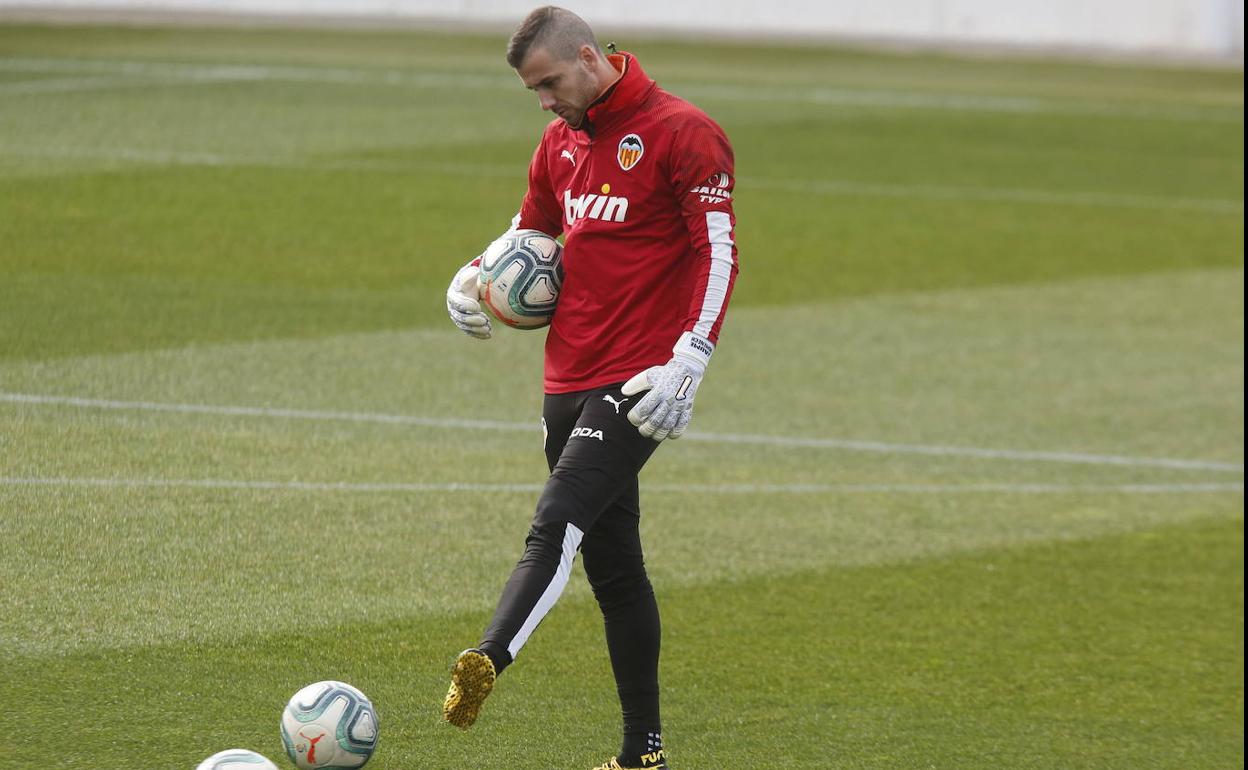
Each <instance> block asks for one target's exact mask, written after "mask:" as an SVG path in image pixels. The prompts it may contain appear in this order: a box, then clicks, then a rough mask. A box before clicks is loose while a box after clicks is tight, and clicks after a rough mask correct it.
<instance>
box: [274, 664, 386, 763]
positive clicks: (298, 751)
mask: <svg viewBox="0 0 1248 770" xmlns="http://www.w3.org/2000/svg"><path fill="white" fill-rule="evenodd" d="M377 726H378V725H377V712H376V710H375V709H374V708H373V703H372V701H370V700H369V699H368V697H367V696H366V695H364V693H362V692H360V691H359V690H357V689H355V688H354V687H352V686H351V685H349V684H346V683H345V682H333V681H327V682H317V683H316V684H310V685H308V686H307V687H305V688H303V689H302V690H300V691H299V692H297V693H295V694H294V696H293V697H292V698H291V699H290V702H289V703H287V704H286V710H285V711H284V712H282V743H284V744H286V755H287V756H289V757H290V761H292V762H294V763H295V766H296V767H298V768H299V770H347V769H348V768H355V767H363V766H364V763H365V762H367V761H368V758H369V757H371V756H372V755H373V749H375V748H376V747H377Z"/></svg>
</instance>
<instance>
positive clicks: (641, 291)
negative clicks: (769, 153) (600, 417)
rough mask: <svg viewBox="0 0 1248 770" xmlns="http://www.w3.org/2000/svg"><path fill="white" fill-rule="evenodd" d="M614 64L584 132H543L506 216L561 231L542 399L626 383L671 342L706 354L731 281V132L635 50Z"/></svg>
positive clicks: (666, 352)
mask: <svg viewBox="0 0 1248 770" xmlns="http://www.w3.org/2000/svg"><path fill="white" fill-rule="evenodd" d="M608 59H609V60H610V62H611V64H612V66H614V67H615V68H616V69H617V70H620V71H622V72H623V76H622V77H621V78H620V79H619V80H618V81H617V82H616V83H615V85H613V86H612V87H611V88H610V89H608V90H607V92H606V93H605V94H604V95H603V96H602V97H600V98H599V99H598V100H597V101H596V102H595V103H594V104H593V105H591V106H590V108H589V110H588V111H587V112H586V116H585V120H584V121H582V123H581V126H580V127H579V128H577V129H573V128H571V127H570V126H568V124H567V123H566V122H565V121H564V120H563V119H561V118H557V119H555V120H553V121H551V123H550V124H549V125H548V126H546V130H545V132H544V133H543V134H542V141H541V144H539V145H538V147H537V151H536V152H535V153H534V154H533V161H532V163H531V164H530V165H529V189H528V192H527V193H526V194H525V196H524V202H523V204H522V205H521V207H520V213H519V214H518V215H517V216H516V219H515V220H514V221H513V226H514V227H517V228H521V229H533V230H540V231H542V232H544V233H546V234H548V235H551V236H555V237H557V236H558V235H559V234H560V233H562V234H564V235H565V236H566V237H565V239H564V249H563V269H564V282H563V289H562V291H561V292H560V294H559V304H558V308H557V309H556V311H555V316H554V319H553V320H552V322H551V326H550V330H549V332H548V333H547V335H546V377H545V389H546V392H547V393H571V392H575V391H581V390H589V389H591V388H596V387H601V386H603V385H608V384H611V383H615V382H621V381H623V380H627V379H628V378H630V377H632V376H633V375H634V374H637V373H638V372H640V371H642V370H643V369H646V368H649V367H651V366H656V365H662V364H665V363H667V362H668V360H669V359H671V357H672V347H673V345H675V344H676V342H677V340H681V344H682V348H684V349H686V350H690V348H692V352H693V353H694V354H698V355H700V357H702V358H703V359H704V360H708V359H709V357H710V354H711V352H712V351H713V350H714V345H715V343H716V341H717V340H718V339H719V329H720V326H721V325H722V324H723V321H724V312H725V309H726V308H727V306H728V298H729V297H730V296H731V295H732V286H733V283H734V281H735V280H736V275H737V247H736V242H735V237H734V234H733V229H734V227H735V225H736V221H735V217H734V216H733V213H732V190H733V185H734V179H733V156H732V147H731V146H730V145H729V144H728V139H727V137H726V136H724V132H723V131H722V130H721V129H720V127H719V126H718V125H716V124H715V122H714V121H713V120H711V119H710V118H709V117H707V115H706V113H704V112H702V111H701V110H700V109H698V108H697V107H694V106H693V105H692V104H689V103H688V102H686V101H684V100H683V99H680V98H678V97H675V96H673V95H671V94H669V93H667V92H666V91H664V90H663V89H661V88H659V87H658V85H657V84H656V83H655V82H654V81H653V80H651V79H650V78H649V77H647V76H646V73H645V72H644V71H643V70H642V69H641V65H640V64H638V62H637V59H636V58H635V57H634V56H633V55H632V54H628V53H621V54H613V55H611V56H609V57H608ZM686 332H688V333H689V335H688V336H682V335H685V333H686Z"/></svg>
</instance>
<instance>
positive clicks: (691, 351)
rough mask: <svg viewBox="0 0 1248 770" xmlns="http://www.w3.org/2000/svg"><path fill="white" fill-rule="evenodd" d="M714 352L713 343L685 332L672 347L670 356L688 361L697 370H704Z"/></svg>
mask: <svg viewBox="0 0 1248 770" xmlns="http://www.w3.org/2000/svg"><path fill="white" fill-rule="evenodd" d="M714 352H715V343H713V342H711V341H710V340H708V339H707V338H705V337H699V336H698V335H696V334H694V333H693V332H685V333H684V334H682V335H680V339H678V340H676V344H675V345H673V346H672V355H674V356H676V357H678V358H682V359H684V360H686V361H688V362H689V363H690V364H691V365H694V366H697V367H698V368H699V369H706V366H707V364H709V363H710V362H711V354H712V353H714Z"/></svg>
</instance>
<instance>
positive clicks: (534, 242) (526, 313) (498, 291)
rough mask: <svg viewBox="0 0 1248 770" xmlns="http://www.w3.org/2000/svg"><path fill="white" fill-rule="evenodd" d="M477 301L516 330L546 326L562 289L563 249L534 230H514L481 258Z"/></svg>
mask: <svg viewBox="0 0 1248 770" xmlns="http://www.w3.org/2000/svg"><path fill="white" fill-rule="evenodd" d="M480 282H481V301H482V302H484V303H485V305H486V307H488V308H489V309H490V312H491V313H493V314H494V317H495V318H497V319H498V320H500V321H502V322H503V323H505V324H507V325H508V326H514V327H515V328H517V329H538V328H541V327H543V326H547V325H549V324H550V319H551V317H552V316H554V314H555V304H556V303H557V302H558V301H559V289H560V288H561V287H562V286H563V247H562V246H560V245H559V241H556V240H555V239H554V238H551V237H550V236H549V235H547V234H546V233H542V232H538V231H537V230H516V231H514V232H510V233H507V234H506V235H504V236H503V237H501V238H499V239H498V240H497V241H494V242H493V243H491V244H490V247H489V248H488V249H486V250H485V253H484V254H482V255H481V278H480Z"/></svg>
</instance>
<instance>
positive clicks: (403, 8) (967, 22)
mask: <svg viewBox="0 0 1248 770" xmlns="http://www.w3.org/2000/svg"><path fill="white" fill-rule="evenodd" d="M573 6H574V8H573V10H575V11H576V12H577V13H579V14H581V15H582V16H583V17H584V18H586V19H587V20H589V21H590V23H591V25H597V26H604V25H609V26H610V27H612V28H614V29H617V30H630V31H633V30H646V31H651V32H655V31H662V32H666V33H673V32H682V33H703V34H705V33H711V34H716V35H725V34H727V35H735V36H746V37H753V38H758V37H760V36H789V37H792V36H798V37H804V38H825V39H827V38H831V39H840V40H874V41H889V42H894V43H919V44H926V45H930V44H941V45H946V46H958V45H966V44H972V45H978V46H984V45H991V46H1002V45H1012V46H1024V47H1027V48H1033V49H1034V48H1038V47H1044V48H1051V49H1074V50H1077V49H1083V50H1085V51H1092V50H1105V51H1116V52H1132V53H1148V54H1162V55H1172V56H1174V55H1179V56H1201V57H1216V58H1224V59H1229V60H1232V61H1233V60H1235V59H1240V60H1242V58H1243V50H1244V24H1243V22H1244V7H1243V3H1240V2H1237V0H1146V2H1133V1H1132V0H1092V1H1091V2H1088V1H1086V0H1084V1H1081V0H1054V1H1053V2H1046V3H1032V2H1013V1H1006V2H1001V1H1000V0H896V1H895V2H888V3H871V2H860V1H857V0H832V1H831V2H829V1H827V0H777V1H776V2H769V3H755V2H748V1H747V0H724V1H722V2H711V1H710V0H689V1H688V2H662V0H635V1H634V2H630V3H614V2H606V1H605V0H589V1H587V2H578V3H574V4H573ZM533 7H534V6H533V4H532V3H527V2H523V0H446V1H444V2H435V1H434V0H217V1H216V2H209V1H208V0H131V1H130V2H121V1H119V0H94V1H92V0H38V1H37V2H35V1H32V0H25V1H24V2H22V1H20V0H18V1H14V0H5V2H0V9H7V10H9V11H10V12H11V13H17V12H24V13H30V14H36V15H38V14H45V15H46V14H49V13H52V12H74V11H77V12H95V13H112V14H119V13H120V14H131V15H133V14H141V13H145V12H146V13H157V14H204V13H208V14H250V15H264V16H269V17H273V18H279V19H280V18H286V19H292V20H293V19H300V18H301V17H302V18H306V17H307V16H321V17H326V16H328V17H333V16H337V17H340V19H341V18H342V17H354V19H355V20H356V21H363V20H368V21H371V22H373V23H381V24H384V23H390V22H399V23H413V22H419V21H421V20H426V21H427V20H445V21H454V22H466V23H474V24H482V23H489V24H495V25H503V26H507V25H510V26H511V27H514V26H515V23H516V21H515V20H516V19H519V18H523V17H524V15H525V14H526V13H527V12H528V11H529V10H531V9H532V8H533ZM132 17H133V16H132Z"/></svg>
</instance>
